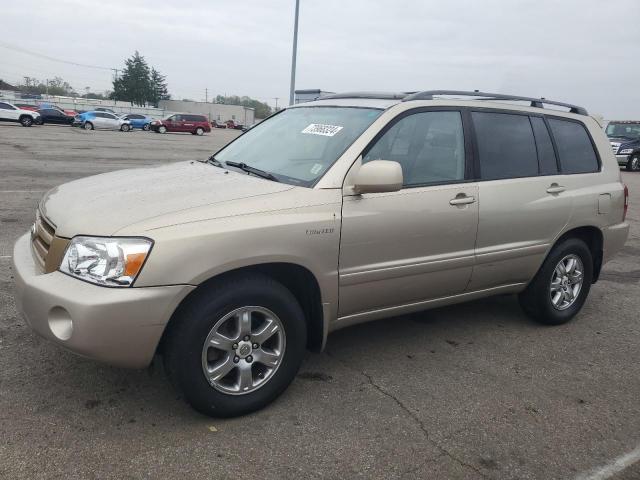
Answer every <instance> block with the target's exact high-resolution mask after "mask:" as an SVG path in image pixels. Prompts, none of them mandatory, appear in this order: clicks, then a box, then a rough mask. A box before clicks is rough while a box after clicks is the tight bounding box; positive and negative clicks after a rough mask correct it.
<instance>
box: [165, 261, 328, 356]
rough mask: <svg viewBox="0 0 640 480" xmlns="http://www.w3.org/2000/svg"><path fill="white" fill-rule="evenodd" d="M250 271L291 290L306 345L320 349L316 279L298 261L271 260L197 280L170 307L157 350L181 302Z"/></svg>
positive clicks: (319, 296)
mask: <svg viewBox="0 0 640 480" xmlns="http://www.w3.org/2000/svg"><path fill="white" fill-rule="evenodd" d="M251 274H259V275H265V276H268V277H270V278H273V279H274V280H276V281H278V282H280V283H281V284H282V285H284V286H285V287H286V288H287V289H289V290H290V291H291V293H292V294H293V295H294V296H295V297H296V299H297V300H298V302H299V303H300V306H301V307H302V310H303V311H304V314H305V320H306V322H307V348H308V349H309V350H312V351H320V350H321V349H322V347H323V345H324V335H325V331H326V330H325V328H324V327H325V325H324V315H323V308H322V293H321V290H320V284H319V283H318V280H317V279H316V277H315V275H314V274H313V273H312V272H311V271H310V270H309V269H307V268H306V267H303V266H302V265H299V264H295V263H287V262H273V263H261V264H255V265H249V266H244V267H239V268H236V269H233V270H228V271H226V272H222V273H219V274H217V275H214V276H213V277H211V278H208V279H206V280H204V281H203V282H201V283H200V284H199V285H198V286H197V287H196V288H195V289H194V290H193V291H192V292H190V293H189V294H188V295H187V296H186V297H185V298H184V299H183V300H182V301H181V302H180V303H179V304H178V306H177V307H176V309H175V310H174V313H173V314H172V316H171V318H170V319H169V322H168V323H167V325H166V326H165V329H164V332H163V334H162V337H161V339H160V342H159V344H158V347H157V349H156V352H157V353H161V352H162V351H163V348H164V344H165V341H166V336H167V335H168V334H169V332H170V330H171V326H172V324H173V322H174V318H175V317H176V316H177V315H176V314H177V312H178V311H179V310H180V309H181V307H182V306H183V305H185V304H186V303H187V302H189V301H190V299H192V298H193V297H194V296H195V295H200V294H202V292H203V291H205V290H206V289H209V288H212V287H214V285H215V284H218V283H221V282H225V281H228V280H230V279H232V278H234V277H238V276H244V275H251Z"/></svg>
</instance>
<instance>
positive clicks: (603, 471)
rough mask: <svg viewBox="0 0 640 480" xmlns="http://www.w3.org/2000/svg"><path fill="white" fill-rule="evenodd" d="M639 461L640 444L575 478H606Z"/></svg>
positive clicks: (592, 479) (602, 479)
mask: <svg viewBox="0 0 640 480" xmlns="http://www.w3.org/2000/svg"><path fill="white" fill-rule="evenodd" d="M639 461H640V446H638V447H636V448H635V450H632V451H630V452H629V453H625V454H624V455H622V456H620V457H618V458H615V459H613V460H612V461H611V462H610V463H608V464H606V465H604V466H602V467H597V468H594V469H592V470H590V471H588V472H585V473H583V474H581V475H578V476H577V477H576V480H606V479H607V478H611V477H613V476H614V475H616V474H617V473H620V472H622V471H623V470H624V469H626V468H627V467H630V466H631V465H633V464H635V463H637V462H639Z"/></svg>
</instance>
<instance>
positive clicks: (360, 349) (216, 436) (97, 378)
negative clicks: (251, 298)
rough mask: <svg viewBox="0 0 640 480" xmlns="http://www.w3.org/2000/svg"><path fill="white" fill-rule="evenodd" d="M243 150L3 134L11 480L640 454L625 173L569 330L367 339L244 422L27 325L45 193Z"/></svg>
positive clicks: (566, 474)
mask: <svg viewBox="0 0 640 480" xmlns="http://www.w3.org/2000/svg"><path fill="white" fill-rule="evenodd" d="M236 134H237V133H236V132H233V131H226V130H215V131H214V132H212V133H211V134H209V135H206V136H204V137H194V136H192V135H188V134H186V135H182V134H167V135H158V134H153V133H144V132H133V133H121V132H84V131H80V130H77V129H72V128H68V127H56V126H44V127H32V128H22V127H19V126H14V125H9V124H0V478H7V479H23V478H28V479H40V478H47V479H49V478H60V479H75V478H78V479H155V478H163V479H171V478H180V479H187V478H215V479H218V478H220V479H227V478H228V479H232V478H243V479H250V478H285V479H289V478H293V479H315V478H323V479H324V478H328V479H355V478H365V479H403V478H404V479H477V478H482V479H545V480H548V479H564V478H575V477H576V476H577V475H579V474H580V473H581V472H585V471H588V470H590V469H591V468H593V467H596V466H599V465H603V464H606V463H608V462H611V461H612V459H614V458H616V457H618V456H620V455H623V454H625V453H627V452H629V451H631V450H633V449H634V448H636V447H637V446H638V445H639V444H640V362H638V358H639V352H640V325H639V324H640V257H639V255H640V223H639V222H640V213H639V212H640V207H638V206H640V174H631V173H626V172H624V173H623V178H624V181H625V182H626V183H627V185H628V186H629V189H630V191H631V207H630V211H629V218H630V220H631V223H632V231H631V236H630V238H629V240H628V242H627V245H626V246H625V249H624V251H623V252H621V253H620V254H619V255H618V256H617V257H616V258H615V259H614V260H613V261H612V262H610V263H609V264H607V265H606V267H605V268H604V270H603V273H602V276H601V280H600V281H599V282H598V283H597V284H596V285H595V286H594V288H592V290H591V293H590V297H589V299H588V300H587V303H586V305H585V307H584V310H583V311H582V313H581V314H580V315H579V316H578V317H577V318H576V319H575V320H574V321H573V322H571V323H569V324H568V325H563V326H560V327H542V326H539V325H537V324H534V323H533V322H531V321H530V320H529V319H528V318H527V317H525V316H524V315H523V313H522V312H521V311H520V309H519V307H518V304H517V302H516V300H515V298H514V297H511V296H502V297H495V298H490V299H485V300H482V301H476V302H472V303H467V304H463V305H458V306H454V307H448V308H440V309H437V310H431V311H427V312H423V313H419V314H414V315H409V316H403V317H396V318H391V319H387V320H382V321H378V322H374V323H369V324H363V325H358V326H354V327H351V328H348V329H345V330H342V331H338V332H336V333H334V334H332V335H331V336H330V338H329V342H328V348H327V351H326V352H324V353H322V354H311V353H310V354H308V356H307V358H306V360H305V362H304V364H303V366H302V369H301V372H300V374H299V376H298V378H297V379H296V381H295V382H294V383H293V384H292V385H291V386H290V388H289V389H288V390H287V391H286V392H285V393H284V394H283V395H282V396H281V397H280V398H279V399H278V400H277V401H276V402H275V403H274V404H272V405H271V406H269V407H268V408H266V409H264V410H262V411H260V412H257V413H255V414H252V415H249V416H246V417H242V418H236V419H232V420H216V419H210V418H206V417H203V416H201V415H199V414H197V413H196V412H194V411H193V410H191V409H190V408H189V407H188V406H187V405H186V404H185V403H184V402H183V401H182V400H181V399H180V398H179V397H178V395H177V393H176V392H175V391H174V390H172V388H171V387H170V386H169V384H168V382H167V381H166V378H165V376H164V373H163V371H162V367H161V364H160V363H158V362H156V364H154V366H152V367H151V368H150V369H148V370H144V371H130V370H122V369H117V368H111V367H108V366H104V365H100V364H97V363H94V362H92V361H89V360H86V359H82V358H79V357H77V356H74V355H73V354H70V353H67V352H65V351H62V350H60V349H59V348H57V347H55V346H53V345H50V344H48V343H47V342H45V341H44V340H42V339H40V338H39V337H37V336H35V335H34V334H33V333H32V332H31V331H30V330H29V328H28V327H27V326H26V325H25V323H24V321H23V320H22V319H20V318H18V316H17V313H16V308H15V304H14V301H13V297H12V271H11V258H10V256H11V254H12V244H13V242H14V241H15V239H16V238H17V237H18V236H19V235H21V234H22V233H23V232H25V231H27V230H28V228H29V227H30V225H31V223H32V222H33V217H34V211H35V207H36V204H37V202H38V200H39V199H40V197H41V196H42V194H43V193H44V191H46V190H47V189H49V188H51V187H53V186H55V185H58V184H60V183H63V182H66V181H69V180H72V179H75V178H79V177H84V176H87V175H92V174H97V173H101V172H106V171H110V170H115V169H121V168H127V167H133V166H139V165H149V164H157V163H161V162H171V161H177V160H186V159H198V158H203V157H206V156H208V154H210V153H212V152H214V151H215V150H216V149H217V148H218V147H220V146H221V145H224V144H225V143H226V142H228V141H229V140H230V139H231V138H233V137H234V136H235V135H236ZM79 201H81V199H79ZM639 472H640V466H638V465H637V464H636V465H633V466H631V467H630V468H628V469H627V470H626V471H624V472H622V473H620V474H619V475H618V476H617V477H614V478H616V479H619V480H620V479H632V478H633V479H635V478H640V477H639V475H640V473H639Z"/></svg>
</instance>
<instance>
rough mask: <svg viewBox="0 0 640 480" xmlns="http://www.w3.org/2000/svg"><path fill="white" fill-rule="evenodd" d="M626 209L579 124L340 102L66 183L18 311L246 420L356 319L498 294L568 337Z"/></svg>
mask: <svg viewBox="0 0 640 480" xmlns="http://www.w3.org/2000/svg"><path fill="white" fill-rule="evenodd" d="M451 97H457V98H451ZM492 100H498V101H492ZM523 103H524V104H523ZM543 104H554V106H555V107H565V110H566V111H559V110H558V109H557V108H555V109H546V108H543V106H544V105H543ZM87 199H90V200H91V201H90V202H88V201H86V200H87ZM627 199H628V191H627V188H626V187H625V186H624V185H623V183H622V181H621V176H620V170H619V168H618V164H617V162H616V159H615V157H614V155H613V153H612V151H611V146H610V145H609V142H608V140H607V137H606V136H605V134H604V132H603V131H602V129H601V128H600V125H599V124H598V123H597V122H596V120H594V119H593V118H592V117H590V116H589V115H588V114H587V112H586V111H585V110H584V109H583V108H581V107H577V106H574V105H566V104H562V103H559V102H551V101H549V100H540V99H533V98H525V97H513V96H505V95H499V94H489V93H480V92H470V93H465V92H451V91H426V92H419V93H415V94H411V95H408V94H386V95H385V94H366V93H358V94H344V95H334V96H332V97H327V98H324V99H320V100H317V101H314V102H310V103H301V104H298V105H294V106H291V107H289V108H287V109H285V110H283V111H281V112H278V113H277V114H275V115H273V116H271V117H270V118H268V119H266V120H264V121H263V122H261V123H260V124H258V125H257V126H255V127H254V128H252V129H251V130H249V131H248V132H246V133H245V134H244V135H242V136H240V137H238V138H237V139H236V140H234V141H233V142H231V143H229V144H228V145H227V146H226V147H224V148H222V150H220V151H219V152H217V153H216V154H215V155H213V156H211V157H210V158H209V159H208V161H202V162H193V161H192V162H181V163H175V164H170V165H161V166H157V167H148V168H146V169H137V170H136V173H135V174H131V172H130V171H121V172H111V173H106V174H102V175H99V176H96V177H91V178H87V179H82V180H76V181H74V182H71V183H68V184H65V185H60V186H58V187H56V188H54V189H53V190H51V191H50V192H49V193H47V194H46V195H45V196H44V198H43V199H42V200H41V202H40V204H39V206H38V209H37V212H36V218H35V224H34V225H33V228H32V231H31V233H28V234H25V235H24V236H23V237H21V238H20V239H19V240H18V241H17V243H16V245H15V248H14V254H13V261H14V272H15V282H16V304H17V306H18V308H19V309H20V310H21V311H22V312H23V313H24V315H25V317H26V319H27V321H28V323H29V324H30V325H31V327H32V328H33V329H34V330H35V331H36V332H38V333H39V334H40V335H42V336H44V337H45V338H47V339H49V340H51V341H52V342H54V343H57V344H59V345H61V346H62V347H64V348H66V349H68V350H71V351H74V352H77V353H79V354H81V355H84V356H87V357H91V358H95V359H97V360H101V361H104V362H108V363H111V364H115V365H119V366H124V367H134V368H140V367H145V366H147V365H149V363H150V362H151V360H152V358H153V357H154V355H155V354H157V353H159V354H162V355H163V357H164V363H165V366H166V370H167V372H168V375H169V376H170V377H171V378H172V380H173V381H174V383H175V385H176V386H177V387H178V388H179V389H180V390H181V391H182V392H183V394H184V397H185V398H186V399H187V400H188V401H189V402H190V403H191V405H193V406H194V407H195V408H196V409H197V410H199V411H201V412H203V413H205V414H208V415H214V416H231V415H239V414H243V413H247V412H250V411H253V410H256V409H258V408H261V407H263V406H264V405H266V404H267V403H269V402H271V401H272V400H274V399H275V398H276V397H277V396H278V395H279V394H280V393H282V392H283V391H284V389H285V388H287V386H288V385H289V383H290V382H291V381H292V380H293V379H294V378H295V376H296V372H297V371H298V368H299V367H300V364H301V363H302V360H303V358H304V354H305V350H306V349H307V348H310V349H313V350H321V349H322V348H324V345H325V343H326V341H327V336H328V335H329V333H330V332H331V331H334V330H337V329H340V328H343V327H346V326H349V325H354V324H356V323H361V322H367V321H371V320H375V319H379V318H384V317H390V316H394V315H401V314H406V313H409V312H415V311H419V310H424V309H427V308H433V307H438V306H442V305H450V304H454V303H460V302H465V301H469V300H474V299H478V298H482V297H487V296H490V295H498V294H516V295H518V297H519V300H520V304H521V305H522V308H523V310H524V311H525V312H526V313H527V314H528V315H529V316H530V317H531V318H533V319H535V320H536V321H538V322H540V323H543V324H551V325H558V324H562V323H565V322H568V321H569V320H571V319H572V318H573V317H574V316H575V315H577V314H578V312H580V310H581V309H582V307H583V305H584V303H585V301H586V300H587V295H588V294H589V290H590V288H591V287H592V285H593V284H594V283H595V282H596V281H597V280H598V276H599V274H600V270H601V268H602V265H604V263H605V262H607V261H609V260H610V259H611V258H612V257H613V255H615V254H616V252H618V251H619V250H620V249H621V248H622V247H623V245H624V243H625V240H626V239H627V235H628V232H629V223H628V222H627V221H626V220H625V216H626V212H627ZM601 301H607V299H606V297H603V299H601ZM611 311H612V315H615V305H611ZM546 332H547V334H548V335H549V336H551V335H553V331H552V330H547V331H546ZM567 332H568V331H565V334H566V333H567ZM375 360H376V359H372V361H375Z"/></svg>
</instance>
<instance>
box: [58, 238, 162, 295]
mask: <svg viewBox="0 0 640 480" xmlns="http://www.w3.org/2000/svg"><path fill="white" fill-rule="evenodd" d="M152 245H153V242H152V241H151V240H149V239H147V238H133V237H131V238H127V237H121V238H117V237H82V236H79V237H73V238H72V239H71V242H70V243H69V246H68V247H67V251H66V252H65V254H64V258H63V259H62V263H61V264H60V271H61V272H63V273H66V274H67V275H71V276H72V277H76V278H79V279H81V280H85V281H87V282H90V283H95V284H96V285H104V286H108V287H129V286H131V284H132V283H133V281H134V280H135V279H136V277H137V276H138V274H139V273H140V270H141V269H142V265H144V262H145V260H146V259H147V255H148V254H149V251H150V250H151V246H152Z"/></svg>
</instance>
